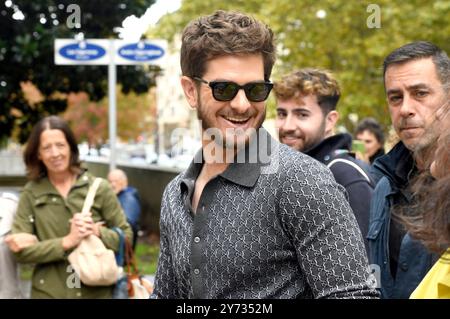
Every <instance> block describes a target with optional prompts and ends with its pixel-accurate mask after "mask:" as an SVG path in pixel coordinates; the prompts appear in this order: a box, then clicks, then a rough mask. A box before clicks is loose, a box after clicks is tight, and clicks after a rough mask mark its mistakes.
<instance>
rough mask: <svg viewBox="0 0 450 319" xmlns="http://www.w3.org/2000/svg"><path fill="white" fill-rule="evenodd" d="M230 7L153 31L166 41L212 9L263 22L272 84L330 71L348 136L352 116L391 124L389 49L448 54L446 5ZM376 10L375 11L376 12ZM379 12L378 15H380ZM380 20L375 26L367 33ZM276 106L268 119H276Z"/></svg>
mask: <svg viewBox="0 0 450 319" xmlns="http://www.w3.org/2000/svg"><path fill="white" fill-rule="evenodd" d="M371 3H374V2H373V1H348V0H302V1H292V0H277V1H257V0H247V1H242V0H228V1H226V2H224V1H217V0H212V1H183V3H182V6H181V8H180V10H178V11H177V12H174V13H172V14H169V15H166V16H165V17H163V19H161V21H160V23H159V24H158V26H157V29H155V30H152V31H151V32H153V33H155V34H157V35H158V36H160V37H166V38H167V39H169V40H170V39H171V38H172V37H173V36H174V35H175V34H177V33H181V31H182V30H183V28H184V26H185V25H186V24H187V23H188V22H189V21H190V20H191V19H193V18H196V17H198V16H200V15H205V14H210V13H212V12H214V11H215V10H217V9H224V10H230V9H232V10H239V11H243V12H246V13H249V14H251V15H253V16H254V17H255V18H258V19H260V20H262V21H264V22H265V23H267V24H268V25H269V26H270V27H271V28H272V29H273V31H274V32H275V34H276V37H277V43H278V46H279V52H278V62H277V64H276V66H275V69H274V73H273V77H272V78H273V79H275V80H276V79H278V78H280V77H281V75H283V74H284V73H287V72H290V71H292V70H294V69H296V68H302V67H321V68H327V69H330V70H332V71H333V72H335V73H336V76H337V78H338V80H339V82H340V84H341V86H342V91H343V96H342V99H341V101H340V102H339V105H338V109H339V111H340V113H341V123H342V124H344V125H345V126H346V127H347V128H348V129H349V130H350V131H352V130H353V126H354V123H353V122H352V121H350V118H351V117H350V118H349V117H348V115H349V114H351V113H356V114H358V116H359V118H360V119H361V118H363V117H366V116H373V117H375V118H377V119H378V120H379V121H380V122H381V123H383V124H384V125H385V126H386V127H387V126H388V125H389V123H390V118H389V115H388V112H387V107H386V103H385V96H384V88H383V78H382V63H383V59H384V57H385V56H386V55H387V54H389V53H390V52H391V51H392V50H394V49H396V48H398V47H400V46H402V45H404V44H406V43H408V42H411V41H415V40H428V41H431V42H434V43H435V44H437V45H438V46H440V47H441V48H443V49H444V50H445V51H447V53H450V23H449V22H448V19H449V17H450V1H448V0H436V1H421V0H412V1H388V0H379V1H376V7H375V8H373V5H372V6H369V5H370V4H371ZM377 7H378V8H377ZM378 9H379V12H378V11H377V10H378ZM377 13H379V17H380V25H379V26H380V27H379V28H376V27H372V26H373V24H372V23H371V22H373V20H374V19H375V17H376V16H374V14H375V15H376V14H377ZM273 109H274V100H273V99H271V100H269V112H268V115H269V117H270V116H274V112H273Z"/></svg>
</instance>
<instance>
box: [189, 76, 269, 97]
mask: <svg viewBox="0 0 450 319" xmlns="http://www.w3.org/2000/svg"><path fill="white" fill-rule="evenodd" d="M194 80H197V81H200V82H202V83H205V84H208V85H209V87H210V88H211V90H212V95H213V96H214V98H215V99H216V100H217V101H231V100H232V99H234V97H235V96H236V94H237V93H238V91H239V90H240V89H244V92H245V96H246V97H247V99H248V100H249V101H251V102H262V101H265V100H266V99H267V97H268V96H269V93H270V91H271V90H272V87H273V83H270V82H250V83H247V84H244V85H242V86H241V85H239V84H237V83H234V82H231V81H212V82H208V81H206V80H203V79H202V78H199V77H194Z"/></svg>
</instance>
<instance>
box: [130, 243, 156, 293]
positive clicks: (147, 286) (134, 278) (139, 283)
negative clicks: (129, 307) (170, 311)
mask: <svg viewBox="0 0 450 319" xmlns="http://www.w3.org/2000/svg"><path fill="white" fill-rule="evenodd" d="M125 264H126V267H127V272H126V273H127V281H128V284H127V288H128V298H129V299H148V298H149V297H150V294H151V293H152V292H153V285H152V284H151V282H149V281H148V280H146V279H144V278H142V277H141V276H140V275H139V270H138V267H137V263H136V258H135V256H134V253H133V248H132V246H131V244H130V241H129V240H128V238H125Z"/></svg>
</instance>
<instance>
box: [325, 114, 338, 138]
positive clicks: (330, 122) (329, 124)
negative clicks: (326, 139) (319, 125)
mask: <svg viewBox="0 0 450 319" xmlns="http://www.w3.org/2000/svg"><path fill="white" fill-rule="evenodd" d="M338 120H339V113H338V112H337V111H330V112H329V113H328V114H327V118H326V124H325V132H327V133H331V132H333V131H334V127H335V126H336V123H337V121H338Z"/></svg>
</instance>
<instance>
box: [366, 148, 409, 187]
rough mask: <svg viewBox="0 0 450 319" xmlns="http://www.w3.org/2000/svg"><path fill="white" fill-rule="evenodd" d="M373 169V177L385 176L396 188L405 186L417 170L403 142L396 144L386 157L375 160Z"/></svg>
mask: <svg viewBox="0 0 450 319" xmlns="http://www.w3.org/2000/svg"><path fill="white" fill-rule="evenodd" d="M373 169H374V171H375V175H379V176H380V175H383V176H386V177H387V178H389V179H390V180H391V181H392V182H393V183H394V185H395V186H396V187H397V188H403V187H404V186H405V185H407V184H408V182H409V180H410V179H411V177H412V176H413V174H414V173H415V172H416V170H417V168H416V165H415V162H414V159H413V157H412V154H411V151H410V150H408V149H407V148H406V146H405V145H404V144H403V142H398V143H397V144H396V145H395V146H394V147H393V148H392V150H391V151H389V152H388V153H387V154H386V155H384V156H381V157H379V158H377V159H376V160H375V162H374V163H373ZM377 182H378V180H377Z"/></svg>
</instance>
